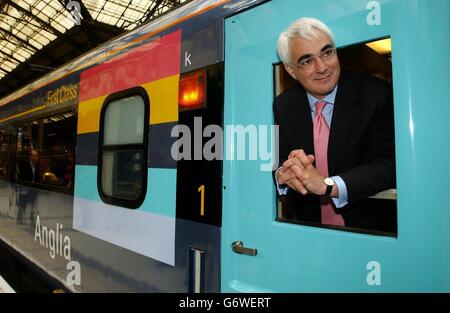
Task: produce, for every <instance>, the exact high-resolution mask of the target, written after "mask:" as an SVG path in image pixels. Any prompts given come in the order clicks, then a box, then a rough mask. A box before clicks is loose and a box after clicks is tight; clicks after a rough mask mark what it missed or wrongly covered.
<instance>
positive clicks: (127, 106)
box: [103, 95, 145, 145]
mask: <svg viewBox="0 0 450 313" xmlns="http://www.w3.org/2000/svg"><path fill="white" fill-rule="evenodd" d="M144 113H145V106H144V100H143V99H142V98H141V97H140V96H137V95H136V96H132V97H127V98H124V99H120V100H118V101H113V102H111V103H109V104H108V107H107V109H106V111H105V120H104V121H105V124H104V138H103V143H104V144H105V145H121V144H122V145H123V144H131V143H142V142H143V140H144V116H145V114H144Z"/></svg>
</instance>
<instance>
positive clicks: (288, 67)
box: [283, 64, 297, 80]
mask: <svg viewBox="0 0 450 313" xmlns="http://www.w3.org/2000/svg"><path fill="white" fill-rule="evenodd" d="M283 65H284V68H285V69H286V71H287V72H288V73H289V75H291V77H292V78H293V79H295V80H297V77H296V76H295V73H294V71H293V70H292V67H291V66H290V65H289V64H283Z"/></svg>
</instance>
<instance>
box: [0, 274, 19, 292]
mask: <svg viewBox="0 0 450 313" xmlns="http://www.w3.org/2000/svg"><path fill="white" fill-rule="evenodd" d="M0 293H16V292H15V291H14V289H12V288H11V286H10V285H9V284H8V282H7V281H6V280H4V279H3V277H2V276H1V275H0Z"/></svg>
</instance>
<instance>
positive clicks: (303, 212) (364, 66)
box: [274, 38, 397, 236]
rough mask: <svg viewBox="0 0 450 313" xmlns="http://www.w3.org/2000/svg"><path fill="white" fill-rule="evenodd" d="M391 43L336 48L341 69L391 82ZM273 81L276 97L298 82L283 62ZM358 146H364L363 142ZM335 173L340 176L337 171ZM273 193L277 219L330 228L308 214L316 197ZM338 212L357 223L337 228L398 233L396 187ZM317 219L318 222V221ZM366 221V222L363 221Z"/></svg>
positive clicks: (290, 193) (314, 203) (275, 68)
mask: <svg viewBox="0 0 450 313" xmlns="http://www.w3.org/2000/svg"><path fill="white" fill-rule="evenodd" d="M390 44H391V40H390V38H387V39H382V40H377V41H373V42H366V43H360V44H355V45H351V46H348V47H344V48H340V49H338V50H337V55H338V58H339V63H340V66H341V69H342V71H344V70H345V71H348V70H350V71H354V72H360V73H365V74H369V75H370V76H373V77H376V78H379V79H382V80H384V81H385V82H387V83H389V84H391V85H392V59H391V50H390V46H391V45H390ZM380 45H382V46H383V47H387V48H386V49H383V50H380V49H378V46H380ZM342 71H341V74H342ZM274 83H275V84H274V86H275V89H274V91H275V94H274V96H275V97H277V96H278V95H280V94H281V93H283V92H284V91H286V90H287V89H289V88H291V87H293V86H294V85H296V84H298V82H297V81H295V80H294V79H293V78H292V77H291V76H290V75H289V74H288V72H287V71H286V70H285V68H284V66H283V65H282V64H276V65H275V66H274ZM338 88H339V86H338ZM338 92H339V90H338ZM394 140H395V139H393V141H394ZM361 147H364V145H362V146H361ZM361 149H362V150H363V155H364V148H361ZM280 165H281V164H280ZM336 175H339V173H337V174H336ZM276 195H277V196H276V197H277V201H276V204H277V207H276V219H277V221H280V222H287V223H298V224H306V225H312V226H319V227H330V226H326V225H323V224H322V223H321V222H320V215H319V217H317V215H314V216H312V215H311V212H313V209H315V208H316V207H317V202H313V201H315V200H314V199H312V197H311V196H310V195H306V196H300V195H299V194H296V193H295V192H293V191H292V190H289V189H288V192H287V194H285V195H280V194H279V193H278V192H277V191H276ZM355 207H358V208H359V207H360V210H356V209H353V208H355ZM312 208H313V209H312ZM336 211H337V210H336ZM314 212H315V211H314ZM340 212H343V213H342V215H344V214H346V217H347V218H348V219H347V220H352V222H354V225H357V226H348V225H347V224H346V225H345V227H344V228H343V227H340V226H336V227H337V228H339V229H345V230H349V231H356V232H364V233H367V232H368V233H371V234H379V235H388V236H396V235H397V191H396V189H388V190H384V191H381V192H379V193H376V194H373V195H371V196H369V197H368V198H365V199H362V200H358V201H357V202H356V203H353V204H352V207H351V206H347V207H346V208H344V209H343V210H341V211H340ZM318 219H319V221H317V220H318ZM366 220H367V221H369V222H368V223H366V224H365V221H366ZM372 221H377V223H371V222H372ZM331 227H333V226H331Z"/></svg>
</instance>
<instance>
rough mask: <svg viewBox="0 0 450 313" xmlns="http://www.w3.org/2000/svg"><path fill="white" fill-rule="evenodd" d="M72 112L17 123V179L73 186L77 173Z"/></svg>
mask: <svg viewBox="0 0 450 313" xmlns="http://www.w3.org/2000/svg"><path fill="white" fill-rule="evenodd" d="M75 127H76V126H75V117H74V113H73V112H67V113H63V114H59V115H54V116H51V117H47V118H42V119H39V120H33V121H27V122H24V123H20V124H18V125H17V147H16V180H17V181H18V182H19V183H27V184H33V185H35V186H42V187H51V188H54V189H55V190H70V189H71V188H72V187H73V186H72V185H73V173H74V136H75Z"/></svg>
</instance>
